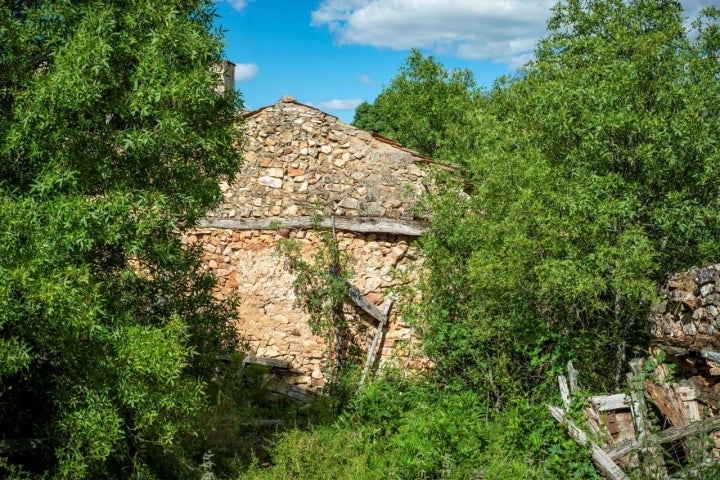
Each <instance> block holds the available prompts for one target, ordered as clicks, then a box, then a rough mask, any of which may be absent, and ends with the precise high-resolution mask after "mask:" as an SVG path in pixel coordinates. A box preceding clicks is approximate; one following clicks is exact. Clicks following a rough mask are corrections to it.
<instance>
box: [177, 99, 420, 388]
mask: <svg viewBox="0 0 720 480" xmlns="http://www.w3.org/2000/svg"><path fill="white" fill-rule="evenodd" d="M244 120H245V122H244V126H243V128H244V130H245V137H246V142H245V145H244V148H245V163H244V166H243V168H242V170H241V171H240V172H239V173H238V174H237V175H236V177H235V178H233V179H227V180H226V181H223V182H221V184H220V186H221V189H222V191H223V193H224V201H223V202H222V203H221V205H219V206H218V207H217V208H216V209H215V210H214V211H212V212H209V213H208V214H207V217H206V218H205V219H204V220H203V221H202V222H201V223H200V225H199V227H198V228H196V229H194V230H193V231H190V232H187V233H185V234H184V235H183V241H184V242H187V243H188V244H201V245H202V249H203V251H204V263H205V265H206V268H207V269H209V270H210V271H212V272H213V273H214V274H215V275H216V276H217V277H218V279H219V285H218V289H217V292H216V295H217V297H218V298H225V297H227V296H229V295H235V296H237V297H238V299H239V301H240V306H239V310H238V317H239V318H238V323H237V328H238V330H239V332H240V333H241V334H242V335H243V337H244V338H245V339H246V340H247V344H248V346H249V351H248V352H246V353H247V354H249V355H252V356H253V358H254V357H259V358H263V359H266V360H264V361H265V362H266V364H267V361H270V362H271V363H272V362H275V364H276V365H285V366H287V367H288V369H289V370H290V371H292V372H293V375H292V378H291V379H290V381H291V383H292V384H294V385H296V386H299V387H301V388H304V389H306V390H308V391H310V392H314V391H318V390H319V389H321V388H322V387H323V386H324V385H325V382H326V375H327V365H328V359H329V358H331V355H332V353H331V352H329V351H328V348H327V344H326V342H325V339H323V338H321V337H320V336H317V335H314V334H313V333H312V332H311V331H310V328H309V326H308V314H307V313H306V312H305V311H303V309H302V308H300V306H298V305H297V302H296V295H295V292H294V290H293V280H294V275H293V273H292V272H290V271H289V270H288V268H287V262H286V259H284V258H282V257H281V256H279V255H278V252H277V246H278V242H280V241H281V240H282V239H288V238H289V239H294V240H295V241H297V242H298V243H299V245H300V246H301V251H302V256H303V258H305V259H310V257H312V254H313V252H315V251H317V249H319V248H326V246H324V245H323V242H322V238H321V237H322V236H321V234H320V233H319V232H318V229H317V227H318V222H319V225H321V226H322V227H325V228H327V227H330V226H331V225H332V224H334V225H335V228H336V231H337V243H338V248H339V250H340V251H341V252H343V253H344V254H346V255H347V257H348V259H349V266H350V268H351V270H352V272H353V273H352V277H351V278H350V279H349V281H350V283H351V284H352V285H354V286H355V287H356V288H357V290H359V292H360V293H361V294H362V296H363V298H364V299H365V300H366V301H367V303H368V304H371V305H373V306H374V307H373V308H375V307H377V310H382V311H385V310H387V309H388V307H389V306H390V304H391V302H392V300H391V297H393V298H397V299H398V302H397V303H395V305H393V307H392V309H390V310H389V318H388V321H387V325H386V326H385V327H384V335H383V337H382V338H381V341H380V345H379V346H378V347H377V351H378V355H377V357H378V358H377V361H376V362H374V366H375V367H376V368H377V366H378V364H379V363H382V362H386V361H388V360H390V359H393V361H395V362H397V364H398V365H399V366H400V367H404V368H423V367H424V366H425V365H426V364H427V362H428V361H427V360H426V359H424V358H422V357H421V356H420V355H418V354H417V352H416V351H415V348H414V342H413V329H412V328H411V327H410V326H409V325H408V324H407V323H406V322H405V321H404V320H403V316H402V311H403V307H404V304H403V298H404V299H405V304H406V303H407V302H408V301H412V297H413V295H419V293H417V292H415V293H411V294H410V296H409V298H408V296H407V294H405V296H403V295H400V294H399V291H400V290H402V289H403V287H407V286H415V285H416V283H417V280H418V277H419V274H420V269H421V268H422V258H421V256H420V253H419V251H418V248H417V247H416V245H415V239H416V238H417V236H419V235H420V234H421V233H422V232H423V231H424V230H425V229H426V228H427V215H426V213H425V212H424V211H423V209H422V208H421V205H420V204H419V202H418V200H419V198H420V196H421V194H422V193H423V192H424V191H425V189H426V188H427V185H426V183H427V182H428V176H427V167H428V165H432V164H433V162H432V161H431V160H429V159H426V158H423V157H421V156H420V155H418V154H417V153H415V152H412V151H410V150H407V149H405V148H402V147H401V146H400V145H399V144H397V143H396V142H393V141H392V140H389V139H386V138H384V137H381V136H378V135H376V134H372V133H369V132H365V131H362V130H359V129H356V128H354V127H352V126H350V125H347V124H345V123H343V122H341V121H339V120H338V119H337V118H335V117H333V116H331V115H328V114H325V113H323V112H321V111H319V110H317V109H315V108H312V107H309V106H306V105H302V104H300V103H297V102H296V101H295V100H294V99H293V98H292V97H283V98H282V99H280V101H278V103H277V104H275V105H271V106H268V107H265V108H261V109H259V110H255V111H253V112H248V113H246V114H244ZM343 315H344V317H345V319H346V320H347V322H348V324H349V325H350V326H351V331H352V332H351V333H352V335H351V336H352V338H350V339H347V341H348V342H349V343H351V344H352V345H353V346H354V347H355V350H356V351H357V352H359V353H360V354H362V355H364V354H365V352H367V351H368V349H369V347H370V344H371V342H372V340H373V332H374V331H375V330H376V324H377V322H376V320H375V319H373V318H370V316H369V315H367V313H366V312H364V311H363V310H362V309H360V308H357V306H356V305H354V304H352V302H345V304H344V305H343ZM267 359H269V360H267Z"/></svg>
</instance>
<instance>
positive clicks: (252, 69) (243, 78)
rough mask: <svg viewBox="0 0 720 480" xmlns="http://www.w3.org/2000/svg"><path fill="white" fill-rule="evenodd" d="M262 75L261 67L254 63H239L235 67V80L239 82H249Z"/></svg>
mask: <svg viewBox="0 0 720 480" xmlns="http://www.w3.org/2000/svg"><path fill="white" fill-rule="evenodd" d="M258 73H260V67H258V66H257V65H255V64H254V63H238V64H236V65H235V80H236V81H238V82H247V81H248V80H252V79H253V78H255V77H257V75H258Z"/></svg>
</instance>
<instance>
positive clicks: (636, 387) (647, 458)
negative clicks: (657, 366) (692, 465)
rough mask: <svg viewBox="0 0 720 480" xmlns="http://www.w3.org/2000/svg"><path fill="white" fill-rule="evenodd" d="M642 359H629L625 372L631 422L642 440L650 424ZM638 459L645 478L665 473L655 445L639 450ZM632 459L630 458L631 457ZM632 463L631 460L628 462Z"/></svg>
mask: <svg viewBox="0 0 720 480" xmlns="http://www.w3.org/2000/svg"><path fill="white" fill-rule="evenodd" d="M642 369H643V360H642V359H640V358H635V359H633V360H630V372H628V374H627V380H628V385H629V386H630V388H631V389H632V390H631V393H630V398H631V400H632V402H631V404H630V405H631V409H632V415H633V423H634V425H635V432H636V439H637V441H638V442H641V443H642V442H644V441H646V439H647V438H648V436H649V434H650V425H649V422H648V419H647V406H646V405H645V394H644V388H643V379H642ZM639 457H640V458H639V460H640V462H641V463H640V465H641V468H642V473H643V475H644V476H645V478H647V479H660V478H664V477H665V475H666V473H667V472H666V470H665V461H664V460H663V455H662V452H660V450H659V449H658V447H657V446H650V447H648V448H647V449H645V450H640V451H639ZM631 460H632V459H631ZM630 464H631V465H632V461H631V462H630Z"/></svg>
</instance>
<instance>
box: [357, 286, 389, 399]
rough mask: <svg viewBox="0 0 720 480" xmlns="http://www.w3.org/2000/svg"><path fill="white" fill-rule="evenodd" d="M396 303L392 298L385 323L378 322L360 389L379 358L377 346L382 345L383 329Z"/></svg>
mask: <svg viewBox="0 0 720 480" xmlns="http://www.w3.org/2000/svg"><path fill="white" fill-rule="evenodd" d="M394 303H395V299H394V298H390V302H389V303H388V306H387V307H386V308H385V313H384V314H383V317H384V318H385V321H379V322H378V325H377V329H376V330H375V336H374V337H373V341H372V344H370V350H368V357H367V360H366V361H365V368H363V372H362V375H361V376H360V382H359V383H358V389H359V388H360V387H362V386H363V383H365V377H367V374H368V372H369V371H370V367H371V366H372V364H373V363H375V358H376V357H377V346H378V343H380V337H381V336H382V332H383V329H384V328H385V324H386V323H387V318H388V314H389V313H390V309H391V308H392V306H393V304H394Z"/></svg>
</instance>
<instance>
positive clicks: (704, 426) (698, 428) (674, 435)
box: [608, 418, 720, 460]
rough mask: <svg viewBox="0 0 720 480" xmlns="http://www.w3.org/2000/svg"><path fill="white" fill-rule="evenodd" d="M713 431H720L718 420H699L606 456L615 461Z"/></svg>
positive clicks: (719, 420) (630, 444) (624, 446)
mask: <svg viewBox="0 0 720 480" xmlns="http://www.w3.org/2000/svg"><path fill="white" fill-rule="evenodd" d="M715 430H720V418H713V419H710V420H700V421H697V422H692V423H689V424H687V425H682V426H680V427H670V428H668V429H666V430H663V431H662V432H660V433H659V434H657V436H655V437H652V438H651V437H648V438H647V439H643V440H637V441H634V442H631V443H628V444H626V445H623V446H621V447H617V448H613V449H612V450H610V451H608V456H609V457H610V458H612V459H613V460H617V459H618V458H622V457H624V456H625V455H627V454H629V453H630V452H632V451H634V450H645V449H647V448H649V447H652V446H655V445H662V444H664V443H670V442H674V441H675V440H682V439H683V438H685V437H689V436H691V435H697V434H698V433H709V432H713V431H715Z"/></svg>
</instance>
